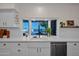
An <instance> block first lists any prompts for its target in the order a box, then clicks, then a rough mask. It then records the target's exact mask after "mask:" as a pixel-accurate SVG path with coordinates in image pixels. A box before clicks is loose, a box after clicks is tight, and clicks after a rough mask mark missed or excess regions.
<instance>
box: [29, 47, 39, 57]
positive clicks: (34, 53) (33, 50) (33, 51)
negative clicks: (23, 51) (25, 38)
mask: <svg viewBox="0 0 79 59" xmlns="http://www.w3.org/2000/svg"><path fill="white" fill-rule="evenodd" d="M28 56H38V48H37V47H28Z"/></svg>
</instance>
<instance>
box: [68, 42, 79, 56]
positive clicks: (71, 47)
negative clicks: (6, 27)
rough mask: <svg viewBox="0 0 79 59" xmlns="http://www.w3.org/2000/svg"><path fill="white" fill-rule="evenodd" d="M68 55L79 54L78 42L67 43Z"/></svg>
mask: <svg viewBox="0 0 79 59" xmlns="http://www.w3.org/2000/svg"><path fill="white" fill-rule="evenodd" d="M67 55H68V56H79V43H76V42H72V43H67Z"/></svg>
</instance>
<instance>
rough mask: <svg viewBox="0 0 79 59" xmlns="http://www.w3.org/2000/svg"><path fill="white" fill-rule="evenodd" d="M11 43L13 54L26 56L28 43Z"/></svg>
mask: <svg viewBox="0 0 79 59" xmlns="http://www.w3.org/2000/svg"><path fill="white" fill-rule="evenodd" d="M10 45H11V48H10V49H11V55H13V56H26V55H27V54H28V53H27V43H10Z"/></svg>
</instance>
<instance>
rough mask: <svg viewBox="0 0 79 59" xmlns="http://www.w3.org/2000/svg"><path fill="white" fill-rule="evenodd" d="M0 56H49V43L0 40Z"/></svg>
mask: <svg viewBox="0 0 79 59" xmlns="http://www.w3.org/2000/svg"><path fill="white" fill-rule="evenodd" d="M0 56H50V43H45V42H40V43H36V42H34V43H30V42H28V43H23V42H22V43H19V42H9V43H4V42H0Z"/></svg>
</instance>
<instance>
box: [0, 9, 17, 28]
mask: <svg viewBox="0 0 79 59" xmlns="http://www.w3.org/2000/svg"><path fill="white" fill-rule="evenodd" d="M11 10H12V9H11ZM11 10H10V11H8V12H7V11H6V10H5V11H4V12H0V27H18V23H17V21H16V20H17V19H16V14H17V13H16V11H15V10H12V11H11Z"/></svg>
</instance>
